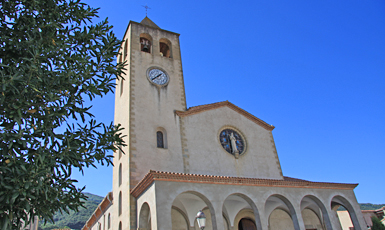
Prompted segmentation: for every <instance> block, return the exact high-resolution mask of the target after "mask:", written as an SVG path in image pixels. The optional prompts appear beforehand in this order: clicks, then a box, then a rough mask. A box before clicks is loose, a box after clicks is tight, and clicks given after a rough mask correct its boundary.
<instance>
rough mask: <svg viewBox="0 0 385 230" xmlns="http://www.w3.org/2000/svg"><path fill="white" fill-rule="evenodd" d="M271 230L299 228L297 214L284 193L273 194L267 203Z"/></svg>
mask: <svg viewBox="0 0 385 230" xmlns="http://www.w3.org/2000/svg"><path fill="white" fill-rule="evenodd" d="M265 216H268V217H269V219H268V225H269V230H282V229H285V230H299V229H300V227H299V224H298V219H297V214H296V213H295V210H294V207H293V205H292V204H291V203H290V201H289V200H288V199H287V198H286V197H284V196H282V195H278V194H277V195H272V196H270V197H269V198H268V199H267V200H266V203H265Z"/></svg>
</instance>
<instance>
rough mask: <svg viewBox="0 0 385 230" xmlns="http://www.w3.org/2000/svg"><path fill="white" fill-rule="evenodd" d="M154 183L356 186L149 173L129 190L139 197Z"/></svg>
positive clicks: (353, 186)
mask: <svg viewBox="0 0 385 230" xmlns="http://www.w3.org/2000/svg"><path fill="white" fill-rule="evenodd" d="M155 181H173V182H184V183H203V184H222V185H241V186H256V187H289V188H315V189H343V190H353V189H354V188H355V187H357V185H358V184H346V183H330V182H312V181H307V180H301V179H296V178H291V177H284V179H283V180H274V179H260V178H246V177H229V176H212V175H200V174H185V173H173V172H162V171H152V170H151V171H150V172H149V173H147V174H146V176H144V178H143V179H142V180H141V181H140V182H139V183H138V184H137V185H136V186H135V187H134V188H133V189H132V190H131V194H132V195H133V196H134V197H138V196H140V195H141V194H142V193H143V192H144V191H145V190H146V189H147V188H148V187H149V186H150V185H151V184H152V183H154V182H155Z"/></svg>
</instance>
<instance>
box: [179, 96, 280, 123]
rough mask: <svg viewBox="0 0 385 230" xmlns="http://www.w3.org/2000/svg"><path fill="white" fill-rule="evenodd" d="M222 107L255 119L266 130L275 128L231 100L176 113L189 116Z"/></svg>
mask: <svg viewBox="0 0 385 230" xmlns="http://www.w3.org/2000/svg"><path fill="white" fill-rule="evenodd" d="M222 107H228V108H230V109H232V110H234V111H235V112H237V113H239V114H241V115H243V116H245V117H246V118H248V119H249V120H251V121H253V122H254V123H256V124H258V125H260V126H262V127H263V128H265V129H266V130H273V129H274V128H275V127H274V126H273V125H270V124H267V123H266V122H264V121H263V120H261V119H259V118H258V117H256V116H254V115H252V114H251V113H249V112H247V111H246V110H243V109H241V108H239V107H238V106H236V105H234V104H233V103H231V102H229V101H222V102H217V103H212V104H206V105H199V106H194V107H190V108H188V109H187V110H186V111H176V112H175V113H176V114H177V115H178V116H180V117H187V116H191V115H194V114H198V113H203V112H206V111H209V110H214V109H219V108H222Z"/></svg>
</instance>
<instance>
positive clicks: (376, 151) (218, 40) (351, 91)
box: [74, 0, 385, 203]
mask: <svg viewBox="0 0 385 230" xmlns="http://www.w3.org/2000/svg"><path fill="white" fill-rule="evenodd" d="M85 2H86V3H88V4H90V5H91V6H93V7H100V8H101V9H100V11H99V12H100V14H99V15H100V18H105V17H108V18H109V22H110V24H111V25H113V26H114V29H113V30H114V32H115V34H116V35H117V37H119V38H122V37H123V33H124V32H125V30H126V27H127V25H128V23H129V21H130V20H132V21H136V22H140V21H141V20H142V19H143V18H144V17H145V9H144V8H143V7H142V6H143V5H146V4H148V6H149V7H150V8H151V9H149V10H148V17H149V18H150V19H151V20H153V21H154V22H155V23H156V24H157V25H158V26H159V27H161V28H162V29H165V30H169V31H173V32H176V33H180V34H181V36H180V42H181V52H182V63H183V72H184V78H185V89H186V96H187V106H188V107H191V106H196V105H201V104H207V103H213V102H218V101H224V100H229V101H230V102H232V103H234V104H235V105H237V106H239V107H241V108H243V109H245V110H246V111H248V112H250V113H251V114H253V115H255V116H256V117H258V118H260V119H262V120H264V121H266V122H267V123H269V124H272V125H274V126H275V127H276V128H275V130H274V131H273V135H274V138H275V144H276V147H277V151H278V156H279V158H280V162H281V166H282V171H283V174H284V175H285V176H290V177H296V178H301V179H306V180H311V181H322V182H346V183H359V186H358V187H357V188H356V189H355V193H356V196H357V200H358V202H360V203H365V202H371V203H385V198H384V196H383V191H384V190H385V183H384V182H383V181H384V179H383V178H384V175H383V165H384V156H385V90H384V87H385V1H383V0H368V1H361V0H360V1H358V0H350V1H339V0H312V1H309V0H292V1H287V0H282V1H278V0H271V1H266V0H264V1H261V0H255V1H242V0H239V1H216V0H215V1H214V0H212V1H202V0H194V1H171V0H162V1H155V0H147V1H142V0H131V1H128V0H109V1H104V0H92V1H91V0H87V1H85ZM113 104H114V96H113V95H112V94H111V95H109V96H106V97H104V98H103V99H99V100H96V101H94V102H93V105H94V107H93V110H92V111H93V112H94V114H95V115H96V118H97V119H100V120H101V121H104V122H108V123H109V122H111V121H112V120H113V113H114V109H113V106H114V105H113ZM74 177H75V178H76V179H78V180H79V183H78V185H79V186H83V185H86V191H88V192H91V193H94V194H97V195H101V196H105V195H106V194H107V193H108V192H109V191H111V190H112V167H105V166H103V167H102V166H100V167H99V168H98V169H87V170H86V171H85V175H84V176H81V175H80V174H78V173H75V174H74Z"/></svg>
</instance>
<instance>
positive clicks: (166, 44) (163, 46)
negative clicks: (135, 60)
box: [159, 38, 172, 58]
mask: <svg viewBox="0 0 385 230" xmlns="http://www.w3.org/2000/svg"><path fill="white" fill-rule="evenodd" d="M159 52H160V56H163V57H168V58H171V57H172V55H171V42H170V41H169V40H168V39H165V38H161V39H160V40H159Z"/></svg>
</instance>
